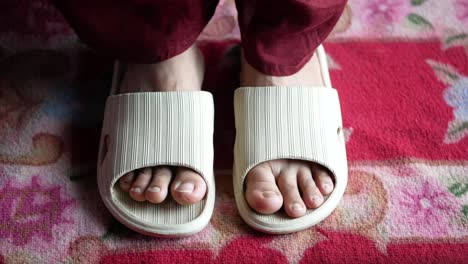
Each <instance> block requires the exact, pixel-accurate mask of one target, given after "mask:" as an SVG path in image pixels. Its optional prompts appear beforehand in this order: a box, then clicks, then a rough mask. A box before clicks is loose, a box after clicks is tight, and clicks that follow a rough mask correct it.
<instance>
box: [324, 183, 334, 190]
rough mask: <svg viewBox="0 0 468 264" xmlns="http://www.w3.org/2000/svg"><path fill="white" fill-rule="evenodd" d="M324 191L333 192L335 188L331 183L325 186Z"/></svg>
mask: <svg viewBox="0 0 468 264" xmlns="http://www.w3.org/2000/svg"><path fill="white" fill-rule="evenodd" d="M323 190H324V191H326V192H331V191H332V190H333V186H332V185H331V184H329V183H325V184H324V185H323Z"/></svg>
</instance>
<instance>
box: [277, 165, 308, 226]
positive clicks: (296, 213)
mask: <svg viewBox="0 0 468 264" xmlns="http://www.w3.org/2000/svg"><path fill="white" fill-rule="evenodd" d="M297 173H298V169H297V168H296V167H294V166H289V167H288V168H287V169H284V170H283V171H282V172H281V174H280V176H279V178H278V186H279V189H280V191H281V194H282V195H283V197H284V210H285V211H286V214H287V215H289V216H290V217H301V216H303V215H305V213H306V207H305V204H304V202H303V201H302V198H301V195H300V193H299V189H298V186H297Z"/></svg>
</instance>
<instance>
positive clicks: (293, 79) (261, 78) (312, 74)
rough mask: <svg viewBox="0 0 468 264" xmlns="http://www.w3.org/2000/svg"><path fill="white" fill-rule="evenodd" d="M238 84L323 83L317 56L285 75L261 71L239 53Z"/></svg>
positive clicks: (291, 84)
mask: <svg viewBox="0 0 468 264" xmlns="http://www.w3.org/2000/svg"><path fill="white" fill-rule="evenodd" d="M241 69H242V70H241V74H240V85H241V86H243V87H261V86H295V85H311V86H314V85H324V82H323V80H322V74H321V69H320V63H319V61H318V58H317V56H315V55H314V56H313V57H312V58H311V59H310V60H309V61H308V62H307V63H306V64H305V65H304V66H303V67H302V68H301V69H300V70H299V71H298V72H296V73H294V74H291V75H287V76H273V75H268V74H265V73H262V72H260V71H258V70H257V69H255V68H254V67H253V66H252V65H250V64H249V63H248V62H247V60H246V59H245V57H244V54H243V53H242V55H241Z"/></svg>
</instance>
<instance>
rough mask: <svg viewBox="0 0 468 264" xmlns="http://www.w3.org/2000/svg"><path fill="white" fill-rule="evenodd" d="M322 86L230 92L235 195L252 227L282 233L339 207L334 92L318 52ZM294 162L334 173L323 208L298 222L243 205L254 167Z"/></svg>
mask: <svg viewBox="0 0 468 264" xmlns="http://www.w3.org/2000/svg"><path fill="white" fill-rule="evenodd" d="M317 55H318V59H319V62H320V65H321V71H322V79H323V81H324V84H325V85H324V86H288V87H244V88H239V89H237V90H236V91H235V95H234V109H235V119H236V142H235V147H234V178H233V184H234V195H235V199H236V204H237V208H238V210H239V213H240V215H241V217H242V218H243V219H244V221H245V222H246V223H247V224H248V225H250V226H251V227H253V228H255V229H257V230H260V231H263V232H266V233H271V234H285V233H291V232H296V231H299V230H303V229H305V228H308V227H310V226H313V225H315V224H317V223H319V222H320V221H322V220H323V219H325V218H326V217H327V216H328V215H330V214H331V213H332V211H333V210H334V209H335V208H336V207H337V206H338V203H339V201H340V200H341V198H342V197H343V194H344V192H345V189H346V185H347V181H348V167H347V161H346V150H345V140H344V135H343V128H342V119H341V110H340V104H339V99H338V93H337V91H336V90H335V89H333V88H331V82H330V76H329V73H328V67H327V62H326V55H325V51H324V50H323V47H322V46H320V47H319V48H318V49H317ZM275 159H297V160H306V161H311V162H315V163H318V164H321V165H322V166H324V167H326V168H327V169H329V170H330V172H331V173H332V174H333V179H334V183H335V188H334V190H333V191H332V193H331V194H329V195H328V197H326V200H325V201H324V203H323V204H322V205H321V206H319V207H318V208H316V209H308V210H307V212H306V214H305V215H304V216H302V217H299V218H290V217H288V216H287V215H286V213H285V212H284V210H280V211H279V212H277V213H274V214H270V215H264V214H260V213H257V212H256V211H254V210H253V209H252V208H250V206H249V205H248V203H247V201H246V200H245V198H244V197H245V188H244V180H245V177H246V175H247V174H248V172H249V171H250V170H251V169H252V168H253V167H254V166H256V165H257V164H259V163H262V162H265V161H269V160H275Z"/></svg>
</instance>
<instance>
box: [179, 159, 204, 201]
mask: <svg viewBox="0 0 468 264" xmlns="http://www.w3.org/2000/svg"><path fill="white" fill-rule="evenodd" d="M205 193H206V183H205V181H204V180H203V178H202V177H201V176H200V175H199V174H198V173H196V172H195V171H193V170H191V169H188V168H184V167H179V168H178V169H177V175H176V177H175V179H174V182H173V183H172V185H171V194H172V197H173V198H174V200H176V201H177V202H178V203H179V204H184V205H187V204H193V203H196V202H198V201H200V200H201V199H203V197H204V196H205Z"/></svg>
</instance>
